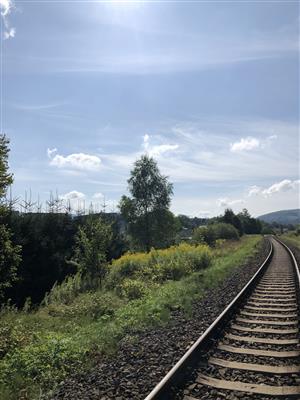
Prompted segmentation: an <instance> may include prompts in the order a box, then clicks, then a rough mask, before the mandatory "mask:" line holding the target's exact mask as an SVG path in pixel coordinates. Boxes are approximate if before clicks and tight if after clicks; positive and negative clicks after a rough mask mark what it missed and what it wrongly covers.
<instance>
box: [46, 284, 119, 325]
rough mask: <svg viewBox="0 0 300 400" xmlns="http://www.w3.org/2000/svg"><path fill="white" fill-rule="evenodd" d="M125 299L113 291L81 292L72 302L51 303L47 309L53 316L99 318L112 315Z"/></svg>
mask: <svg viewBox="0 0 300 400" xmlns="http://www.w3.org/2000/svg"><path fill="white" fill-rule="evenodd" d="M122 304H123V301H122V300H121V299H120V298H119V297H117V296H116V295H115V294H113V293H107V292H106V293H105V292H102V291H96V292H87V293H83V294H80V295H79V296H78V297H77V298H76V299H75V300H74V301H73V302H72V303H71V304H68V305H65V304H50V305H48V307H46V309H45V310H46V311H47V312H48V314H49V315H51V316H53V317H66V318H67V319H70V318H73V319H76V320H78V321H81V320H82V319H90V320H97V319H98V318H100V317H102V316H104V315H105V316H109V317H110V316H112V315H114V312H115V310H116V309H117V308H119V307H121V305H122Z"/></svg>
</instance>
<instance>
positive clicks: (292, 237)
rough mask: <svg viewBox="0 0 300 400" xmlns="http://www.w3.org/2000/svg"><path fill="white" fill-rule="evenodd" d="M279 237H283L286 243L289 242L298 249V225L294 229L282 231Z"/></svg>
mask: <svg viewBox="0 0 300 400" xmlns="http://www.w3.org/2000/svg"><path fill="white" fill-rule="evenodd" d="M280 238H281V239H283V240H284V241H285V242H286V244H287V245H288V244H291V245H292V246H295V247H297V248H298V249H299V250H300V226H298V227H297V228H296V229H295V230H292V231H289V232H286V233H284V234H283V235H281V236H280Z"/></svg>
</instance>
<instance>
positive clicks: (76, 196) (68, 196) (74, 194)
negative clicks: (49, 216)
mask: <svg viewBox="0 0 300 400" xmlns="http://www.w3.org/2000/svg"><path fill="white" fill-rule="evenodd" d="M59 197H60V198H61V199H62V200H84V199H85V194H84V193H81V192H78V191H77V190H72V191H71V192H68V193H65V194H63V195H61V196H59Z"/></svg>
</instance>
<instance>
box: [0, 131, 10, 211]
mask: <svg viewBox="0 0 300 400" xmlns="http://www.w3.org/2000/svg"><path fill="white" fill-rule="evenodd" d="M8 145H9V140H8V138H7V137H6V136H5V135H4V134H0V206H1V202H2V201H3V199H4V197H5V195H6V191H7V188H8V186H9V185H11V184H12V182H13V177H12V174H10V173H9V172H8V153H9V148H8Z"/></svg>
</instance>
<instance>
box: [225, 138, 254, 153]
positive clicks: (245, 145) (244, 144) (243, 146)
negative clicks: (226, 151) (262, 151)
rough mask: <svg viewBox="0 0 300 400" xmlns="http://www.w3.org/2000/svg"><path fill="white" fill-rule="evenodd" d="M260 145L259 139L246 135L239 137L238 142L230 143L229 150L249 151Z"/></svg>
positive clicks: (235, 151) (234, 151) (236, 151)
mask: <svg viewBox="0 0 300 400" xmlns="http://www.w3.org/2000/svg"><path fill="white" fill-rule="evenodd" d="M259 146H260V141H259V140H258V139H256V138H254V137H251V136H248V137H246V138H241V140H240V141H239V142H235V143H231V144H230V151H232V152H233V153H238V152H242V151H250V150H254V149H257V148H258V147H259Z"/></svg>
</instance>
